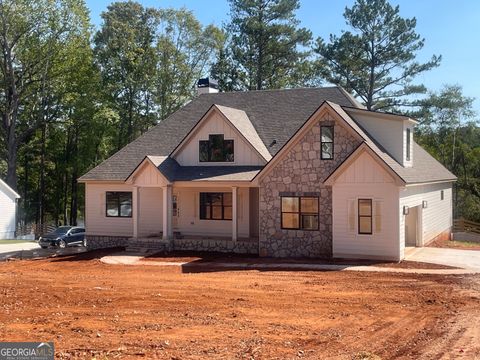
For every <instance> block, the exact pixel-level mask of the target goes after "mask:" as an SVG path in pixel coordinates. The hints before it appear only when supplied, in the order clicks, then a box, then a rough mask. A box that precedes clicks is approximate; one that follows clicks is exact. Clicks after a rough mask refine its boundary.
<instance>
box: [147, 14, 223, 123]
mask: <svg viewBox="0 0 480 360" xmlns="http://www.w3.org/2000/svg"><path fill="white" fill-rule="evenodd" d="M156 33H157V37H156V46H155V51H156V75H155V91H154V93H155V95H154V96H155V102H156V104H157V107H158V113H159V117H160V119H165V118H166V117H167V116H168V115H170V114H171V113H173V112H174V111H176V110H178V109H179V108H180V106H182V105H183V104H184V103H185V102H186V101H188V100H190V99H191V98H192V97H193V96H195V91H196V88H195V84H196V82H197V80H198V79H199V78H201V77H202V75H204V74H205V71H206V69H207V67H208V65H210V64H211V63H212V61H213V59H214V55H215V53H216V52H217V49H219V47H220V45H221V43H222V39H223V34H222V32H221V31H220V30H219V29H218V28H216V27H215V26H213V25H208V26H205V27H203V26H202V24H201V23H200V22H199V21H198V20H197V19H196V18H195V16H194V15H193V13H192V12H191V11H188V10H186V9H180V10H175V9H162V10H159V28H158V29H157V31H156Z"/></svg>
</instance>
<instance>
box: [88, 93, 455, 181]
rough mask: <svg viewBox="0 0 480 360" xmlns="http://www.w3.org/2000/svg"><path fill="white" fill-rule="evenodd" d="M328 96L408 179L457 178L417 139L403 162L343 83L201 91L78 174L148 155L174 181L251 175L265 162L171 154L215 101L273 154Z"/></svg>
mask: <svg viewBox="0 0 480 360" xmlns="http://www.w3.org/2000/svg"><path fill="white" fill-rule="evenodd" d="M325 101H326V102H328V103H329V105H330V106H331V107H332V108H333V109H334V110H335V111H336V112H337V113H338V114H339V115H340V116H341V117H342V118H343V119H344V120H345V121H346V122H347V123H348V124H349V125H350V126H351V127H352V128H353V129H354V130H355V131H356V132H357V133H358V134H359V135H360V136H361V137H362V138H363V139H364V141H365V143H366V144H367V145H368V146H369V147H370V148H371V149H372V150H373V151H374V152H375V153H376V154H377V155H378V156H379V157H380V158H381V159H382V160H383V161H384V162H385V163H386V165H388V166H389V167H390V168H391V169H392V170H393V171H394V172H395V173H396V174H397V175H398V176H399V177H400V178H401V179H403V181H404V182H405V183H407V184H409V183H422V182H434V181H445V180H447V181H454V180H455V179H456V177H455V175H453V174H452V173H451V172H450V171H448V170H447V169H446V168H445V167H443V165H441V164H440V163H439V162H438V161H437V160H435V159H434V158H433V157H432V156H431V155H430V154H428V153H427V152H426V151H425V150H424V149H422V148H421V147H420V146H419V145H418V144H416V143H414V150H413V164H414V166H413V167H410V168H405V167H403V166H402V165H401V164H399V163H398V162H397V161H396V160H395V159H394V158H393V157H392V156H391V155H390V154H389V153H388V152H387V151H386V150H385V149H384V148H383V147H382V146H381V145H380V144H379V143H378V142H377V141H376V140H375V139H374V138H373V137H372V136H371V135H370V134H369V133H368V132H367V131H366V130H365V129H363V128H362V127H361V125H360V124H359V123H358V122H357V121H355V119H354V114H353V113H351V115H349V114H348V113H347V111H349V109H351V108H352V107H356V108H361V106H360V105H359V104H358V102H356V101H355V100H354V99H353V97H351V96H349V95H348V94H347V93H346V92H345V91H344V90H343V89H341V88H338V87H327V88H311V89H291V90H267V91H249V92H230V93H216V94H204V95H201V96H199V97H197V98H195V99H194V100H192V101H191V102H189V103H188V104H186V105H185V106H184V107H182V108H181V109H180V110H178V111H177V112H175V113H174V114H172V115H171V116H169V117H168V118H167V119H165V120H164V121H162V122H160V123H159V124H158V125H157V126H155V127H154V128H152V129H151V130H149V131H148V132H147V133H145V134H144V135H142V136H140V137H139V138H138V139H137V140H135V141H133V142H131V143H130V144H128V145H127V146H125V147H124V148H123V149H121V150H120V151H118V152H117V153H116V154H114V155H113V156H111V157H110V158H109V159H107V160H106V161H104V162H103V163H101V164H100V165H98V166H97V167H95V168H94V169H92V170H90V171H89V172H88V173H87V174H85V175H83V176H82V177H81V178H80V180H118V181H124V180H126V178H127V177H128V176H129V175H130V174H131V173H132V171H134V169H135V168H136V167H137V166H138V165H139V163H140V162H141V161H142V160H143V159H144V158H145V157H146V156H148V157H149V158H150V160H152V162H153V163H154V164H155V165H156V166H157V167H158V169H159V170H160V171H161V172H162V173H163V174H164V175H165V176H166V177H167V178H168V179H169V180H170V181H198V180H217V181H219V180H251V179H253V178H254V177H255V175H256V174H257V173H258V172H259V171H260V169H261V167H252V166H180V165H179V164H178V163H177V162H176V161H175V160H174V159H172V158H169V157H168V155H169V154H170V153H171V152H172V151H173V150H174V149H175V148H176V147H177V146H178V144H179V143H180V142H181V141H182V139H184V138H185V137H186V136H187V135H188V133H189V132H190V131H191V130H192V129H193V128H194V127H195V125H196V124H197V123H198V122H199V120H200V119H201V118H202V117H203V116H204V115H205V113H206V112H207V111H208V110H209V109H210V108H211V107H212V106H213V105H216V106H217V107H218V108H219V109H220V110H221V111H222V112H223V113H224V114H225V116H226V117H227V118H230V120H231V121H232V119H233V121H234V122H240V123H241V124H240V125H241V126H240V127H242V126H243V127H245V126H247V127H248V128H247V129H243V128H242V129H243V131H247V132H249V133H252V134H253V135H254V137H253V138H252V139H254V142H256V145H254V146H255V147H256V148H258V146H259V141H260V140H261V141H262V142H263V144H264V148H263V149H264V150H267V151H268V152H269V153H270V155H272V156H274V155H275V154H276V153H277V152H278V151H279V150H280V149H281V148H282V147H283V146H284V145H285V144H286V143H287V142H288V140H290V138H291V137H292V136H293V135H294V134H295V133H296V131H297V130H298V129H299V128H300V127H301V126H302V125H303V124H304V123H305V122H306V121H307V120H308V119H309V118H310V117H311V115H313V113H314V112H315V111H316V110H317V109H318V108H319V107H320V106H321V105H322V104H323V103H324V102H325ZM349 112H350V111H349ZM245 119H248V120H249V121H248V122H249V124H244V123H242V121H243V120H245ZM237 125H239V124H237ZM237 125H236V126H237ZM255 133H256V134H255ZM253 135H252V136H253Z"/></svg>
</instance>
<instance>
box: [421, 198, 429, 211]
mask: <svg viewBox="0 0 480 360" xmlns="http://www.w3.org/2000/svg"><path fill="white" fill-rule="evenodd" d="M427 207H428V201H427V200H423V201H422V208H423V209H426V208H427Z"/></svg>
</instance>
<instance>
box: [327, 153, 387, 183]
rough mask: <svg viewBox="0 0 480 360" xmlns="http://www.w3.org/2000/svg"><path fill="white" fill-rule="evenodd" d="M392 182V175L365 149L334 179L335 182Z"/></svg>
mask: <svg viewBox="0 0 480 360" xmlns="http://www.w3.org/2000/svg"><path fill="white" fill-rule="evenodd" d="M394 182H395V181H394V179H393V177H392V176H391V175H390V174H389V173H388V172H387V171H386V170H385V169H384V168H383V167H382V166H381V165H380V164H379V163H378V162H377V161H376V160H375V159H374V158H373V157H372V156H371V155H370V154H369V153H368V152H367V151H363V152H362V153H361V154H360V155H359V156H358V157H356V158H355V160H353V161H352V162H351V163H350V164H349V165H348V167H347V168H346V169H344V170H343V172H342V173H341V174H340V175H339V176H338V177H337V179H336V180H335V184H362V183H369V184H383V183H394Z"/></svg>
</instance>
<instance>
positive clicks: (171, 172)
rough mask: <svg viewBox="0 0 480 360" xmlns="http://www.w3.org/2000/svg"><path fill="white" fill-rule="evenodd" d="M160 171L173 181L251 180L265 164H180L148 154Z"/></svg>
mask: <svg viewBox="0 0 480 360" xmlns="http://www.w3.org/2000/svg"><path fill="white" fill-rule="evenodd" d="M147 158H148V159H150V161H152V163H153V164H154V165H155V166H156V167H157V168H158V170H160V172H161V173H162V174H163V175H164V176H165V177H166V178H167V179H168V180H169V181H171V182H173V181H250V180H252V179H253V178H254V177H255V175H257V174H258V173H259V171H260V170H261V169H262V168H263V166H180V165H179V164H178V162H177V161H176V160H175V159H172V158H171V157H167V156H147Z"/></svg>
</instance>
